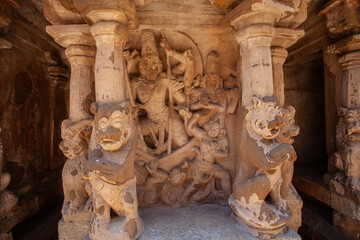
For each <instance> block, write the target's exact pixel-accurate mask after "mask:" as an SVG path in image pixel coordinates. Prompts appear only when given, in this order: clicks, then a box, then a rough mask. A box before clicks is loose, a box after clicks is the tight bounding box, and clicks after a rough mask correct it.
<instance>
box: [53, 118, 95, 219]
mask: <svg viewBox="0 0 360 240" xmlns="http://www.w3.org/2000/svg"><path fill="white" fill-rule="evenodd" d="M92 122H93V121H92V119H85V120H80V121H78V122H72V121H71V120H70V119H66V120H64V121H63V122H62V125H61V136H62V139H63V141H62V142H61V143H60V149H61V150H62V151H63V153H64V155H65V156H66V157H67V158H68V160H67V161H66V163H65V164H64V167H63V171H62V179H63V189H64V203H63V206H62V210H61V213H62V216H63V220H64V221H65V222H70V221H72V222H74V221H76V222H79V221H84V222H85V221H90V219H91V215H92V200H91V198H90V197H89V195H90V189H89V188H90V185H89V182H88V181H87V180H86V179H84V178H83V168H84V166H85V164H86V163H87V161H88V152H87V151H88V147H89V142H90V135H91V131H92Z"/></svg>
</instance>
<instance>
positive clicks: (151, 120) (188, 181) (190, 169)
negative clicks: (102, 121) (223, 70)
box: [131, 31, 238, 206]
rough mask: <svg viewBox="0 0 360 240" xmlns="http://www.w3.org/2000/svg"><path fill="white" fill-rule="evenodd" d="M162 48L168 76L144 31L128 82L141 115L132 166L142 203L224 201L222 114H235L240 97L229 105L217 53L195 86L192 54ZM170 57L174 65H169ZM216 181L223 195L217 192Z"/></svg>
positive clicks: (228, 187) (151, 38)
mask: <svg viewBox="0 0 360 240" xmlns="http://www.w3.org/2000/svg"><path fill="white" fill-rule="evenodd" d="M160 46H161V47H162V48H163V49H164V50H165V53H166V58H167V59H166V60H167V61H166V62H167V70H168V72H167V73H166V74H165V73H162V63H161V60H160V58H159V54H158V50H157V47H156V42H155V38H154V35H153V33H152V32H150V31H145V32H144V33H143V35H142V38H141V47H142V48H141V58H140V60H139V65H138V67H139V72H140V77H138V78H134V79H133V80H132V96H133V97H134V99H135V100H136V101H137V104H138V105H139V108H140V109H142V110H144V113H143V114H141V110H140V114H139V122H140V131H141V133H142V134H141V136H140V141H141V142H142V144H140V146H139V149H138V154H139V159H141V161H140V160H138V161H137V167H136V169H137V176H138V177H137V178H138V179H139V180H140V181H139V182H138V192H139V199H140V204H141V205H142V206H149V205H151V204H154V203H156V202H157V200H160V199H161V200H162V202H164V203H165V204H166V205H171V206H178V205H186V204H187V203H188V202H189V201H195V202H196V201H202V200H206V199H209V198H211V197H213V198H226V197H227V196H229V195H230V192H231V182H230V174H229V172H228V171H227V170H226V169H225V168H223V167H222V166H221V165H219V164H217V162H219V161H221V160H223V159H226V158H227V157H228V139H227V134H226V129H225V115H226V114H231V113H233V112H234V110H235V108H236V105H237V100H238V95H237V96H235V95H236V94H235V95H234V94H233V93H234V91H231V94H229V95H231V97H229V99H231V100H232V101H227V97H226V95H227V94H226V93H227V92H226V91H225V89H224V88H223V85H224V83H223V79H222V78H221V77H220V72H219V56H218V54H217V53H216V52H211V53H209V55H208V58H207V68H206V74H205V75H204V76H198V78H197V80H198V81H197V83H196V84H194V81H193V80H194V76H193V75H194V74H193V71H194V62H193V56H192V51H191V50H190V49H189V50H186V51H184V52H183V53H179V52H177V51H175V50H173V49H171V47H170V45H169V44H168V42H167V40H166V39H162V40H161V42H160ZM170 58H171V59H172V60H173V62H174V61H177V62H178V63H177V64H175V65H174V64H173V66H170V61H169V60H170ZM133 65H134V64H132V65H131V66H133ZM233 95H234V96H233ZM165 139H167V140H166V141H167V142H166V141H165ZM169 141H170V142H171V144H169ZM169 147H170V150H171V149H172V148H174V149H175V151H174V153H173V154H170V155H169V152H171V151H168V152H167V153H166V149H167V150H169ZM216 180H219V182H220V184H219V185H220V189H221V190H217V189H216V187H215V185H216V184H215V181H216ZM175 196H176V197H175Z"/></svg>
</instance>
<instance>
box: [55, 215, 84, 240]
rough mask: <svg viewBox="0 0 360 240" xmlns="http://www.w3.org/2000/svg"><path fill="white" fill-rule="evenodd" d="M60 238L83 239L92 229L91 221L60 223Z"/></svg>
mask: <svg viewBox="0 0 360 240" xmlns="http://www.w3.org/2000/svg"><path fill="white" fill-rule="evenodd" d="M58 231H59V240H83V239H84V238H85V237H86V235H87V234H88V233H89V231H90V222H64V220H62V219H61V220H60V222H59V224H58Z"/></svg>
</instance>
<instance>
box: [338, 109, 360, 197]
mask: <svg viewBox="0 0 360 240" xmlns="http://www.w3.org/2000/svg"><path fill="white" fill-rule="evenodd" d="M336 145H337V148H338V152H337V153H335V154H334V162H335V166H336V167H337V168H338V169H339V170H340V171H342V173H343V174H345V176H346V179H344V175H343V174H342V173H338V174H337V176H336V177H335V180H336V179H337V180H339V181H341V182H344V183H345V184H346V185H348V186H350V187H353V188H355V189H357V190H360V109H359V108H340V118H339V122H338V124H337V126H336Z"/></svg>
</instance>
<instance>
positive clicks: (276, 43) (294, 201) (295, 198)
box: [271, 28, 305, 232]
mask: <svg viewBox="0 0 360 240" xmlns="http://www.w3.org/2000/svg"><path fill="white" fill-rule="evenodd" d="M304 34H305V32H304V31H303V30H300V29H291V28H276V35H275V38H274V39H273V42H272V47H271V57H272V64H273V77H274V96H275V97H277V98H278V99H279V102H280V107H281V108H282V111H283V118H284V120H285V127H284V128H283V131H281V132H280V136H279V137H278V139H279V140H280V141H283V142H287V143H290V144H292V143H293V141H294V140H293V137H295V136H296V135H298V134H299V130H300V129H299V127H297V126H296V125H295V124H293V123H291V121H292V120H295V119H294V118H295V109H294V108H293V107H291V106H285V85H284V70H283V64H284V62H285V60H286V57H287V55H288V52H287V50H286V49H287V48H289V47H290V46H291V45H293V44H294V43H295V42H296V41H297V40H298V39H299V38H301V37H303V36H304ZM290 129H291V130H290ZM288 130H290V131H288ZM282 133H284V134H285V135H284V136H286V137H283V135H282ZM287 133H290V135H291V136H287V135H286V134H287ZM290 172H291V173H290ZM292 172H293V166H292V167H291V168H290V169H289V174H290V175H292ZM286 201H287V203H288V204H289V206H290V208H291V210H292V217H291V218H290V219H289V220H288V222H287V224H288V226H289V227H290V228H291V229H293V230H294V231H295V232H297V231H298V229H299V227H300V226H301V208H302V206H303V202H302V200H301V198H300V196H299V194H298V193H297V191H296V189H295V188H294V186H293V185H292V184H290V186H289V188H288V189H287V197H286Z"/></svg>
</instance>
